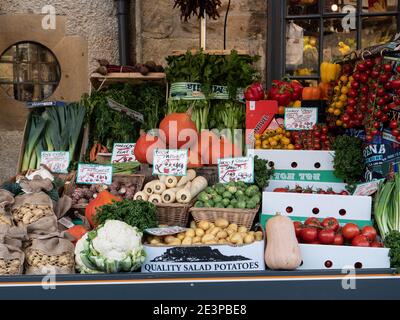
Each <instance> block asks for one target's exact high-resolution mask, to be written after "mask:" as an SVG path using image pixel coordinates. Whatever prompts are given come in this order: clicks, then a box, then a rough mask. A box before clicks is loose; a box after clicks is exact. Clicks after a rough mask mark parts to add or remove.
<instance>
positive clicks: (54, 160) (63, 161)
mask: <svg viewBox="0 0 400 320" xmlns="http://www.w3.org/2000/svg"><path fill="white" fill-rule="evenodd" d="M40 163H41V164H44V165H46V166H47V167H48V168H49V169H50V171H51V172H53V173H68V167H69V152H64V151H43V152H42V154H41V161H40Z"/></svg>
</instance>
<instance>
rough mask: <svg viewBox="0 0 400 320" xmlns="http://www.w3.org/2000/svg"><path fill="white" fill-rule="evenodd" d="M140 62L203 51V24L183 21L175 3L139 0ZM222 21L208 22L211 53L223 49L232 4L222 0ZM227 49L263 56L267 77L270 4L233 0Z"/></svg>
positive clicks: (262, 62) (248, 0) (261, 61)
mask: <svg viewBox="0 0 400 320" xmlns="http://www.w3.org/2000/svg"><path fill="white" fill-rule="evenodd" d="M136 2H137V3H138V5H139V6H140V10H139V11H138V12H137V15H136V17H137V21H136V25H137V32H138V34H137V40H136V42H137V60H138V61H142V62H145V61H144V60H155V61H161V62H163V63H165V61H164V58H165V57H166V56H168V55H169V54H170V53H171V52H172V50H186V49H195V48H198V47H199V22H198V20H197V19H195V18H192V19H191V20H190V21H189V22H183V21H181V20H180V10H179V9H173V3H174V1H173V0H136ZM222 3H223V6H222V7H221V9H220V10H219V12H220V15H221V18H220V19H218V20H217V21H213V20H209V21H208V22H207V49H210V50H213V49H216V50H220V49H223V33H224V32H223V31H224V18H225V12H226V9H227V5H228V0H222ZM227 31H228V32H227V49H229V50H230V49H243V50H248V51H249V52H250V53H251V54H258V55H260V56H261V60H260V63H259V68H260V70H262V71H263V74H265V72H264V71H265V67H266V61H265V57H266V39H267V1H265V0H232V1H231V8H230V14H229V18H228V24H227Z"/></svg>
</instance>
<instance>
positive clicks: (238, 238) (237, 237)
mask: <svg viewBox="0 0 400 320" xmlns="http://www.w3.org/2000/svg"><path fill="white" fill-rule="evenodd" d="M229 241H230V242H232V243H234V244H239V242H241V243H243V237H242V235H241V234H240V233H234V234H233V235H231V236H230V238H229Z"/></svg>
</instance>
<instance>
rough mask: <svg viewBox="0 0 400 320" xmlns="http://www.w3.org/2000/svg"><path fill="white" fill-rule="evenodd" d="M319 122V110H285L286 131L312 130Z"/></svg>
mask: <svg viewBox="0 0 400 320" xmlns="http://www.w3.org/2000/svg"><path fill="white" fill-rule="evenodd" d="M317 121H318V109H317V108H285V128H286V130H291V131H299V130H312V129H313V127H314V126H315V125H316V124H317Z"/></svg>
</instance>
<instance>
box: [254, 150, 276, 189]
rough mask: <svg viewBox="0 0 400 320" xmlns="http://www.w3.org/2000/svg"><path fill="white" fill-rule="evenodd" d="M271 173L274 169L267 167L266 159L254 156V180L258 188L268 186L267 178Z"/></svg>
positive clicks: (268, 178) (269, 177)
mask: <svg viewBox="0 0 400 320" xmlns="http://www.w3.org/2000/svg"><path fill="white" fill-rule="evenodd" d="M273 174H274V170H273V169H269V168H268V160H262V159H260V158H259V157H258V156H255V157H254V176H255V177H254V178H255V181H254V182H255V184H256V185H257V186H258V187H259V188H260V190H264V189H265V188H266V187H268V184H269V180H270V179H271V177H272V175H273Z"/></svg>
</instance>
